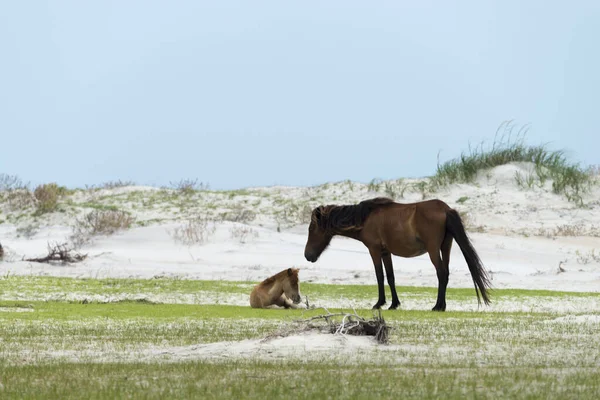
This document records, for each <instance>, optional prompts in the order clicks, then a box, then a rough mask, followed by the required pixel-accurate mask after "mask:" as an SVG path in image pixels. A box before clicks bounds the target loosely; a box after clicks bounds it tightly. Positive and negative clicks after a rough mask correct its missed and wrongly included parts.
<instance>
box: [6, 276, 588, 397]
mask: <svg viewBox="0 0 600 400" xmlns="http://www.w3.org/2000/svg"><path fill="white" fill-rule="evenodd" d="M252 286H253V283H252V282H224V281H193V280H183V279H150V280H136V279H100V280H97V279H70V278H52V277H21V276H8V277H6V278H4V279H0V398H2V399H13V398H19V399H20V398H34V399H37V398H39V399H47V398H61V399H63V398H92V399H94V398H97V399H113V398H232V397H233V398H265V397H275V398H281V397H284V398H287V397H294V398H300V399H304V398H328V397H330V398H357V399H358V398H390V397H397V398H439V397H447V398H451V399H452V398H523V397H526V398H540V399H542V398H543V399H546V398H583V399H585V398H597V397H598V394H599V391H600V382H599V381H598V379H597V376H598V374H599V373H600V368H599V366H600V353H599V352H598V348H600V336H599V335H598V322H597V321H598V318H600V307H598V306H597V305H598V302H599V300H600V294H598V293H570V292H552V291H537V290H536V291H527V290H513V289H511V290H495V291H494V297H493V299H494V301H495V302H497V303H502V302H504V301H507V302H513V303H522V302H527V301H529V302H534V303H540V304H546V305H547V304H555V305H561V304H562V305H566V308H565V310H567V311H560V312H555V311H553V310H551V309H550V310H549V311H527V312H520V311H510V312H497V311H494V312H493V311H492V310H487V309H485V308H484V309H482V311H478V312H472V311H447V312H445V313H435V312H431V311H428V310H427V309H420V310H405V309H401V310H397V311H387V310H386V311H383V316H384V318H385V319H386V322H387V323H388V324H389V325H390V326H391V327H392V330H391V332H390V345H388V346H379V347H377V348H374V349H372V350H365V349H359V350H356V351H355V352H352V353H347V354H344V353H337V352H336V351H326V352H323V353H311V354H303V353H299V354H298V355H296V356H293V357H291V358H290V359H283V360H282V359H281V358H276V359H270V358H268V354H269V353H268V352H259V353H251V354H255V355H251V356H249V358H231V357H227V356H226V355H223V356H219V355H217V359H206V358H203V356H202V354H203V350H202V348H201V347H199V346H200V345H208V344H210V343H214V342H221V341H241V340H247V339H256V340H258V339H263V338H265V337H267V336H270V335H272V334H274V333H277V332H286V331H287V332H292V333H293V332H294V331H296V330H299V329H300V328H301V327H303V326H304V325H303V324H302V323H301V322H298V321H302V320H305V319H307V318H309V317H312V316H316V315H320V314H323V313H324V310H323V309H314V310H256V309H252V308H250V307H249V306H231V305H217V304H210V305H202V304H174V303H172V302H165V303H162V304H153V303H151V302H150V301H148V300H146V298H145V297H142V298H141V299H140V300H139V301H123V300H119V295H125V296H127V295H131V294H132V293H141V294H144V296H146V295H147V294H148V293H153V294H155V295H157V296H162V297H161V298H163V299H169V298H170V297H172V298H175V299H176V300H177V299H178V298H177V295H185V294H193V293H198V292H200V293H202V292H203V293H213V294H217V293H218V294H220V296H221V297H222V298H227V297H236V296H242V297H240V298H242V299H245V298H246V296H247V295H248V293H249V290H250V289H251V287H252ZM301 287H302V291H303V292H304V293H305V294H309V295H310V296H311V298H312V299H319V300H321V301H324V302H325V303H327V302H330V301H333V300H334V299H339V298H347V299H352V300H354V299H357V298H358V299H364V300H365V301H366V304H370V302H371V301H374V297H375V295H376V288H375V286H374V285H324V284H302V286H301ZM74 292H77V293H83V294H87V295H93V294H96V295H102V296H104V297H103V298H105V299H107V300H106V301H108V302H107V303H102V302H97V301H92V302H90V303H87V304H82V302H77V301H69V300H64V301H39V298H40V297H41V296H39V295H38V294H39V293H44V294H45V295H48V294H50V295H51V294H52V293H74ZM399 292H400V297H401V300H403V301H405V302H410V301H415V299H417V300H419V299H420V300H424V301H425V303H426V304H428V305H430V304H429V303H431V305H432V304H433V302H434V300H435V289H433V288H416V287H401V288H399ZM15 294H18V295H19V296H18V297H19V300H14V298H15V297H17V296H15ZM9 298H13V300H9ZM36 299H37V300H36ZM474 301H475V300H474V294H473V291H472V290H468V289H452V290H450V291H449V293H448V302H449V304H462V303H463V302H468V303H472V302H474ZM581 304H588V308H589V310H588V311H585V314H586V315H587V317H585V316H584V317H581V318H591V319H590V320H589V321H587V322H586V321H575V320H569V319H568V318H569V316H571V314H573V312H572V311H571V310H573V309H578V310H579V311H578V313H580V314H581V313H583V312H584V311H581V310H583V308H582V307H579V305H581ZM590 304H591V306H590ZM594 304H595V305H594ZM329 311H331V312H338V311H341V310H340V309H337V308H333V307H332V308H331V309H330V310H329ZM344 311H346V312H350V310H349V309H348V307H346V308H345V309H344ZM356 311H357V312H358V313H359V314H360V315H361V316H364V317H370V316H372V311H371V310H369V309H357V310H356ZM321 334H322V335H329V334H328V333H321ZM174 349H184V351H187V353H185V354H186V356H185V357H184V358H181V356H178V355H177V354H181V353H177V351H175V350H174ZM265 357H266V358H265Z"/></svg>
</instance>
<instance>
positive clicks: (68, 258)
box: [24, 243, 87, 264]
mask: <svg viewBox="0 0 600 400" xmlns="http://www.w3.org/2000/svg"><path fill="white" fill-rule="evenodd" d="M86 257H87V254H80V253H77V252H75V251H74V250H73V249H72V248H69V247H68V246H67V244H66V243H62V244H58V243H55V244H54V245H51V244H50V243H48V255H47V256H45V257H40V258H24V261H31V262H39V263H52V262H60V263H62V264H71V263H77V262H81V261H83V260H85V259H86Z"/></svg>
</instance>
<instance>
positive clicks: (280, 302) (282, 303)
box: [275, 294, 298, 308]
mask: <svg viewBox="0 0 600 400" xmlns="http://www.w3.org/2000/svg"><path fill="white" fill-rule="evenodd" d="M275 305H277V306H279V307H283V308H298V305H296V304H294V302H293V301H292V300H290V299H288V297H287V296H286V295H285V294H282V295H281V297H279V298H278V299H277V300H275Z"/></svg>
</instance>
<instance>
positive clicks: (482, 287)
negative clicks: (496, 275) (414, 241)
mask: <svg viewBox="0 0 600 400" xmlns="http://www.w3.org/2000/svg"><path fill="white" fill-rule="evenodd" d="M446 231H447V232H448V233H450V235H452V237H453V238H454V240H456V243H458V246H459V247H460V250H461V251H462V253H463V256H464V257H465V260H466V261H467V265H468V266H469V271H471V276H472V277H473V283H474V284H475V293H477V302H478V303H479V304H481V298H483V302H484V303H485V304H486V305H488V304H490V298H489V296H488V292H487V291H488V289H489V288H490V286H491V283H490V278H489V277H488V274H487V271H486V270H485V269H484V268H483V263H482V262H481V260H480V259H479V256H478V255H477V252H476V251H475V249H474V248H473V245H472V244H471V240H469V237H468V236H467V232H466V231H465V227H464V225H463V223H462V220H461V219H460V215H458V212H456V210H448V211H447V212H446ZM479 293H481V298H480V297H479Z"/></svg>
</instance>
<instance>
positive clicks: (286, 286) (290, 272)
mask: <svg viewBox="0 0 600 400" xmlns="http://www.w3.org/2000/svg"><path fill="white" fill-rule="evenodd" d="M299 271H300V270H299V269H298V268H288V269H287V273H286V274H285V277H284V279H283V282H282V286H283V293H285V295H286V297H287V298H288V299H291V300H292V301H293V302H294V303H296V304H298V303H300V301H301V300H302V299H301V298H300V280H299V279H298V272H299Z"/></svg>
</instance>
